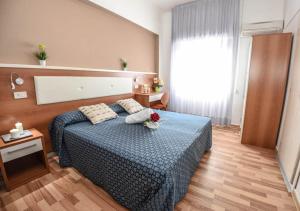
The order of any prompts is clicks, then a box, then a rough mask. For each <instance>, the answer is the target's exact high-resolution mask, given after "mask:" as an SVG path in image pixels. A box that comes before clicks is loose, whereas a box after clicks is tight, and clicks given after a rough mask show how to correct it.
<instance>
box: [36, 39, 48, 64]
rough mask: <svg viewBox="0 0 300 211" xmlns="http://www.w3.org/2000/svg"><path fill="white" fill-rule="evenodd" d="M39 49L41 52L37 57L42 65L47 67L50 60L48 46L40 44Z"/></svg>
mask: <svg viewBox="0 0 300 211" xmlns="http://www.w3.org/2000/svg"><path fill="white" fill-rule="evenodd" d="M38 48H39V52H37V53H36V57H37V58H38V59H39V61H40V65H41V66H43V67H46V59H47V58H48V57H47V53H46V46H45V45H44V44H39V45H38Z"/></svg>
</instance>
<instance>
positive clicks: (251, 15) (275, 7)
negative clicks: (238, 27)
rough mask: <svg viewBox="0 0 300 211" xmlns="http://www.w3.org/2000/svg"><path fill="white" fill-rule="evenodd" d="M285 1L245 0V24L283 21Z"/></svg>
mask: <svg viewBox="0 0 300 211" xmlns="http://www.w3.org/2000/svg"><path fill="white" fill-rule="evenodd" d="M284 2H285V0H244V2H243V4H244V6H243V18H242V20H243V23H255V22H264V21H272V20H283V17H284Z"/></svg>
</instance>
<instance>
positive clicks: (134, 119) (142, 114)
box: [125, 108, 153, 124]
mask: <svg viewBox="0 0 300 211" xmlns="http://www.w3.org/2000/svg"><path fill="white" fill-rule="evenodd" d="M152 113H153V110H152V109H151V108H146V109H144V110H141V111H139V112H137V113H134V114H131V115H128V116H127V117H126V119H125V122H126V123H127V124H136V123H143V122H144V121H146V120H147V119H149V118H150V115H151V114H152Z"/></svg>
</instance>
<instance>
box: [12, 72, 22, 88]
mask: <svg viewBox="0 0 300 211" xmlns="http://www.w3.org/2000/svg"><path fill="white" fill-rule="evenodd" d="M10 84H11V89H12V90H14V89H16V86H15V84H16V85H19V86H21V85H22V84H24V79H23V78H21V77H20V76H19V75H18V74H17V73H11V74H10Z"/></svg>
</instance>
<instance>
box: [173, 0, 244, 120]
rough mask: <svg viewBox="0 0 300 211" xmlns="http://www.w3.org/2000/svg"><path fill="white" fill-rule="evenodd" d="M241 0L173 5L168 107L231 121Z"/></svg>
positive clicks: (205, 0)
mask: <svg viewBox="0 0 300 211" xmlns="http://www.w3.org/2000/svg"><path fill="white" fill-rule="evenodd" d="M239 7H240V6H239V0H199V1H195V2H192V3H187V4H184V5H180V6H178V7H175V8H174V9H173V18H172V21H173V29H172V41H173V43H172V61H171V83H170V85H171V87H170V91H171V98H170V109H171V110H173V111H176V112H183V113H191V114H197V115H202V116H208V117H211V118H212V121H213V123H214V124H221V125H226V124H230V121H231V109H232V98H233V85H234V78H235V77H234V76H235V74H234V73H235V66H236V53H237V45H238V37H239Z"/></svg>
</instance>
